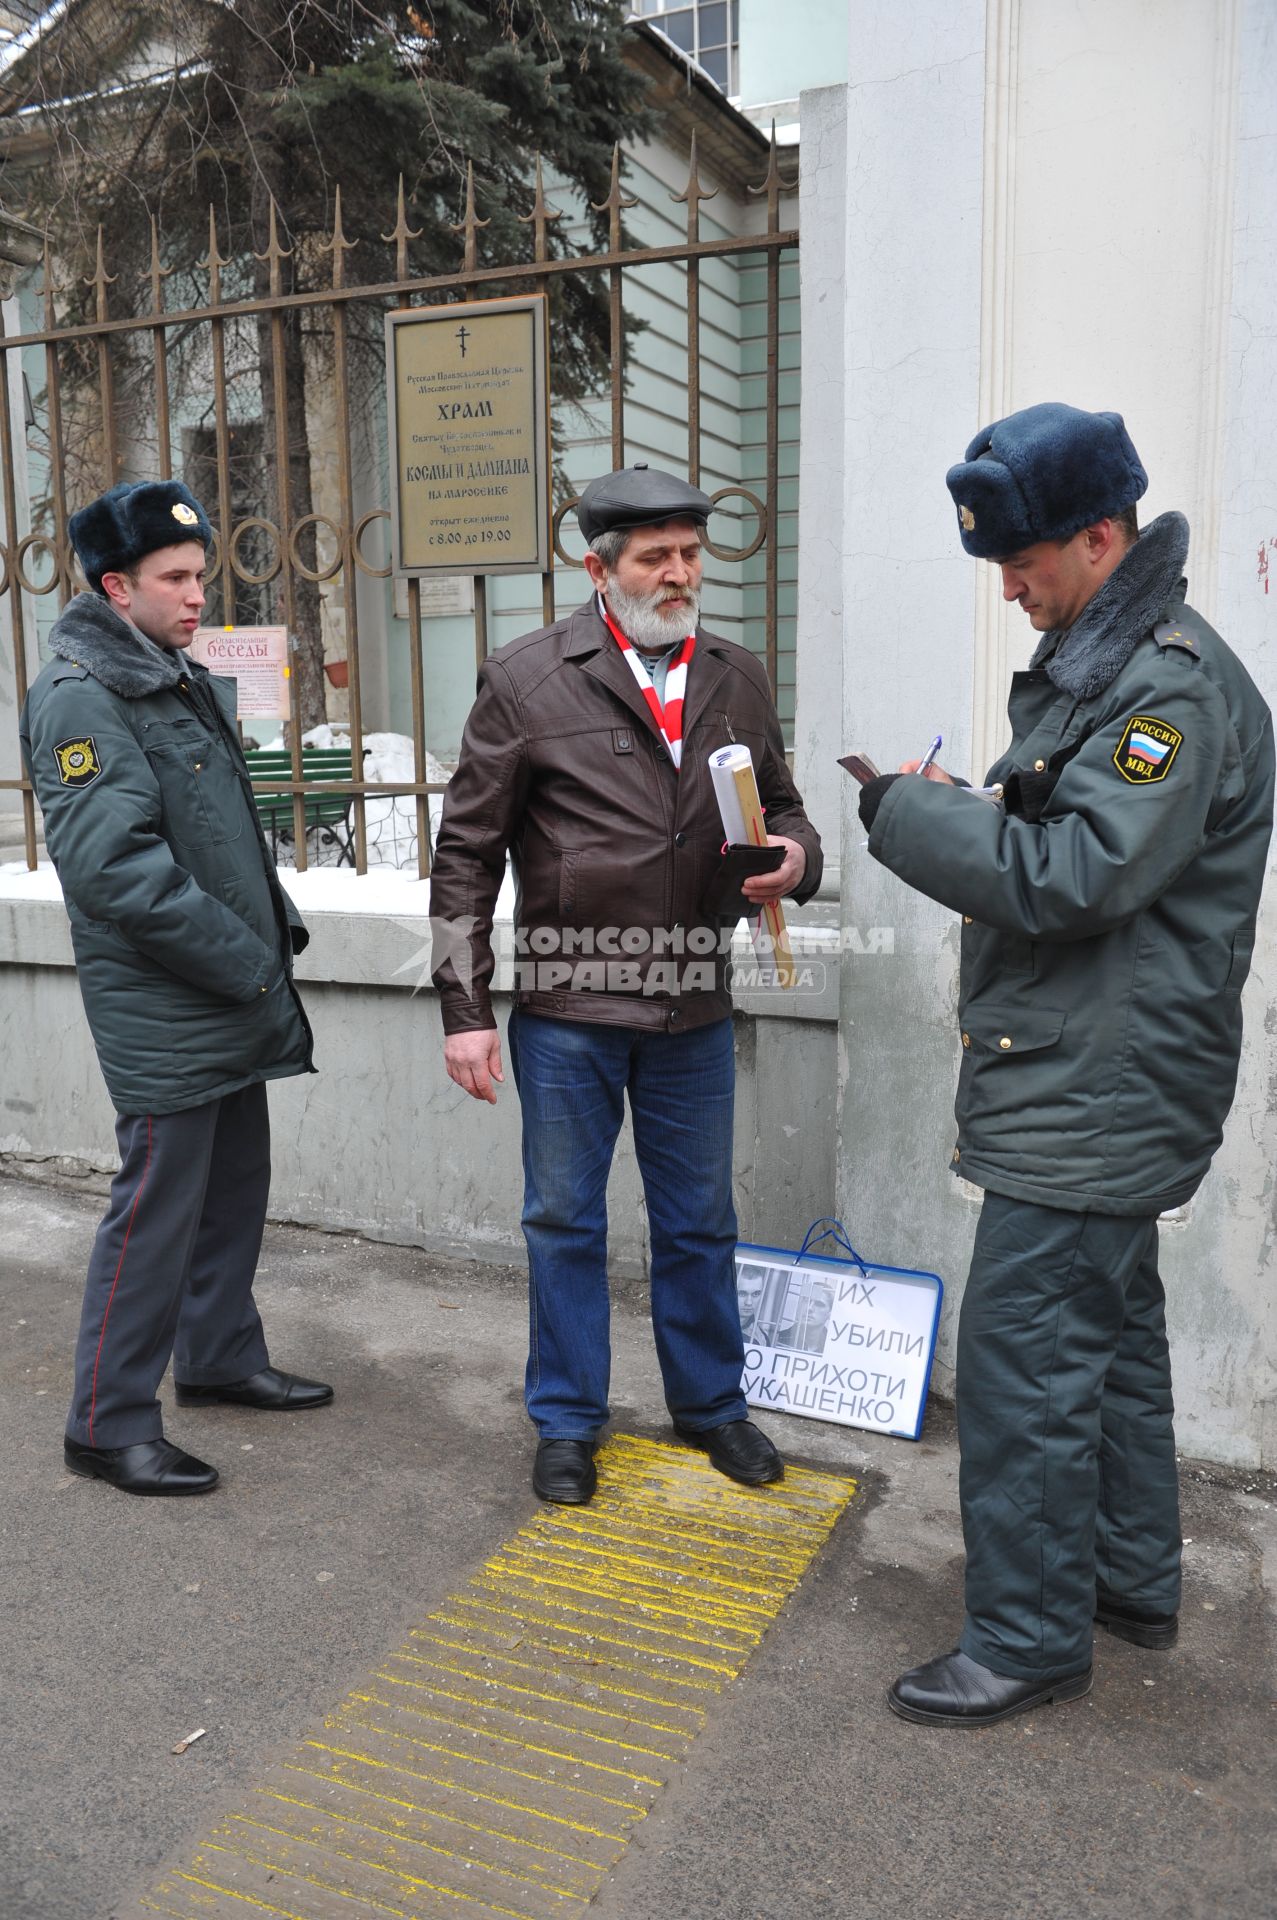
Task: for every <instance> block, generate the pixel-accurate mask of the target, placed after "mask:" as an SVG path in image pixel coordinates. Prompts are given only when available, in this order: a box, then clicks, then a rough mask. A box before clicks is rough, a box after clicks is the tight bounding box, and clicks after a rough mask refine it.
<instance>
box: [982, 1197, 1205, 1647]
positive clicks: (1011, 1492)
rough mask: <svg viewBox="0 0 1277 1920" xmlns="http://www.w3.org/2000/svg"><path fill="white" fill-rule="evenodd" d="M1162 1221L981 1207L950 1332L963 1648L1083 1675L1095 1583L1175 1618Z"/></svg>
mask: <svg viewBox="0 0 1277 1920" xmlns="http://www.w3.org/2000/svg"><path fill="white" fill-rule="evenodd" d="M1165 1304H1166V1303H1165V1295H1164V1293H1163V1291H1162V1283H1161V1279H1160V1277H1159V1275H1158V1270H1157V1220H1156V1218H1149V1217H1148V1216H1139V1217H1135V1218H1131V1217H1129V1216H1119V1215H1113V1214H1102V1213H1066V1212H1064V1211H1061V1210H1059V1209H1057V1208H1054V1207H1039V1206H1034V1205H1032V1204H1031V1203H1029V1202H1026V1201H1021V1200H1012V1199H1008V1198H1007V1197H1006V1196H1005V1195H1002V1194H997V1193H989V1194H986V1196H985V1201H984V1207H983V1210H982V1212H981V1215H980V1223H979V1226H978V1228H977V1229H976V1238H975V1247H974V1251H973V1254H972V1261H971V1273H970V1277H969V1279H968V1281H967V1290H966V1295H965V1297H964V1299H963V1303H962V1313H961V1317H960V1321H959V1328H958V1385H957V1393H958V1440H959V1447H960V1451H961V1468H960V1479H959V1487H960V1494H961V1502H962V1527H963V1535H964V1538H965V1543H966V1551H967V1572H966V1614H967V1617H966V1624H965V1626H964V1629H963V1634H962V1642H961V1645H962V1650H963V1652H964V1653H967V1654H969V1655H970V1657H971V1658H972V1659H973V1660H978V1661H980V1662H981V1663H982V1665H984V1666H986V1667H991V1668H992V1669H993V1671H994V1672H995V1673H1003V1674H1009V1675H1012V1676H1014V1677H1016V1678H1023V1679H1036V1678H1039V1677H1041V1678H1043V1679H1052V1678H1059V1677H1061V1676H1063V1675H1066V1674H1072V1673H1080V1672H1081V1671H1082V1670H1083V1669H1084V1668H1086V1667H1089V1666H1090V1664H1091V1641H1092V1632H1093V1629H1092V1620H1093V1616H1094V1612H1095V1599H1096V1591H1097V1586H1098V1589H1099V1591H1100V1592H1101V1593H1103V1594H1104V1595H1105V1596H1107V1597H1111V1598H1112V1599H1113V1600H1116V1601H1117V1602H1118V1603H1119V1604H1123V1605H1125V1606H1127V1607H1132V1608H1136V1609H1139V1610H1141V1611H1145V1612H1149V1613H1174V1612H1176V1611H1177V1609H1178V1607H1179V1598H1180V1531H1179V1483H1178V1478H1177V1475H1176V1468H1175V1436H1174V1432H1173V1428H1172V1415H1173V1411H1174V1409H1173V1405H1172V1401H1171V1368H1170V1351H1169V1348H1168V1345H1167V1339H1166V1312H1165Z"/></svg>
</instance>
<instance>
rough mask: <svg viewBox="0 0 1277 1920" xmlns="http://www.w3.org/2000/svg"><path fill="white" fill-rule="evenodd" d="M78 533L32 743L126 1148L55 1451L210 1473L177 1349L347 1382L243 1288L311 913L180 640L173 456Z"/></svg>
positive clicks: (77, 523) (231, 1369) (126, 1465)
mask: <svg viewBox="0 0 1277 1920" xmlns="http://www.w3.org/2000/svg"><path fill="white" fill-rule="evenodd" d="M70 533H71V542H72V545H73V546H74V548H75V551H76V553H77V555H78V556H79V560H80V564H81V566H82V567H83V568H84V573H85V578H86V579H87V580H88V582H89V585H90V586H91V587H92V589H93V591H92V592H91V593H82V594H80V595H79V596H78V597H77V598H76V599H75V600H73V601H72V602H71V604H70V606H69V607H67V609H66V611H65V612H64V613H63V614H62V616H61V618H60V619H59V620H58V622H57V624H56V626H55V627H54V629H53V632H52V635H51V636H50V641H49V644H50V647H51V648H52V651H53V653H54V655H55V658H54V659H52V660H51V661H50V662H49V664H48V665H47V666H46V667H45V668H44V670H43V672H42V673H41V674H40V676H39V678H38V679H37V680H36V682H35V684H34V686H33V687H32V689H31V693H30V696H29V698H28V700H27V704H26V707H25V709H24V712H23V717H22V748H23V753H24V756H25V759H26V763H27V767H28V770H29V772H30V776H31V780H32V783H33V785H34V787H35V790H36V794H37V797H38V799H39V802H40V806H41V809H42V811H43V814H44V830H45V837H46V840H47V843H48V848H49V853H50V855H51V856H52V859H53V864H54V866H55V867H56V868H57V870H58V877H59V879H60V880H61V882H62V891H63V897H64V899H65V901H66V909H67V913H68V916H69V917H70V921H71V937H72V942H73V945H74V948H75V959H76V967H77V969H78V972H79V979H80V990H81V993H82V994H83V997H84V1010H85V1013H86V1015H87V1017H88V1021H89V1026H90V1029H91V1031H92V1034H93V1040H94V1044H95V1046H96V1048H97V1053H98V1060H99V1063H100V1064H101V1067H102V1072H103V1075H104V1077H105V1079H106V1083H107V1089H108V1091H109V1093H110V1095H111V1099H112V1102H113V1103H114V1105H115V1108H116V1111H117V1116H118V1117H117V1121H116V1137H117V1139H118V1141H119V1147H120V1159H121V1162H122V1164H121V1167H120V1171H119V1173H118V1174H117V1176H116V1178H115V1181H114V1183H113V1185H112V1188H111V1202H110V1205H109V1207H108V1209H107V1212H106V1216H105V1218H104V1219H103V1221H102V1224H101V1226H100V1227H99V1229H98V1234H97V1239H96V1241H95V1243H94V1247H93V1253H92V1256H91V1258H90V1261H89V1273H88V1280H87V1283H86V1285H85V1291H84V1307H83V1312H82V1316H81V1321H80V1337H79V1344H78V1346H77V1349H76V1361H75V1391H74V1395H73V1397H72V1402H71V1412H70V1417H69V1419H68V1422H67V1432H66V1442H65V1449H66V1462H67V1465H68V1467H70V1468H71V1470H72V1472H74V1473H79V1474H84V1475H88V1476H96V1477H97V1478H98V1479H101V1480H106V1481H109V1482H110V1483H111V1484H112V1485H113V1486H117V1487H120V1488H121V1489H123V1491H124V1492H126V1493H140V1494H194V1493H207V1492H208V1491H209V1490H210V1489H211V1488H212V1487H214V1486H215V1485H216V1484H217V1473H216V1471H215V1470H214V1468H212V1467H210V1466H207V1465H205V1463H204V1462H203V1461H202V1460H197V1459H195V1458H193V1457H192V1456H191V1455H190V1454H188V1453H184V1452H182V1450H181V1449H180V1448H178V1447H176V1446H173V1445H171V1444H170V1443H169V1442H168V1441H167V1440H165V1439H164V1438H163V1434H162V1427H161V1415H160V1404H159V1401H158V1399H157V1398H156V1392H157V1389H158V1387H159V1383H160V1380H161V1378H162V1376H163V1373H164V1370H165V1368H166V1367H167V1365H168V1361H169V1355H170V1354H173V1355H174V1357H175V1374H176V1379H175V1390H176V1396H177V1400H178V1404H179V1405H182V1406H186V1405H192V1406H193V1405H205V1404H208V1403H210V1402H214V1401H229V1402H233V1403H234V1404H236V1405H239V1406H248V1407H259V1408H268V1409H275V1410H290V1411H291V1410H293V1409H299V1408H304V1407H315V1406H320V1405H323V1404H324V1403H325V1402H327V1401H329V1400H331V1399H332V1388H331V1387H328V1386H324V1385H322V1384H321V1383H319V1382H317V1381H310V1380H303V1379H300V1378H298V1377H297V1376H295V1375H292V1374H287V1373H281V1372H279V1371H278V1370H277V1369H275V1368H274V1367H272V1366H271V1365H270V1363H269V1359H268V1356H267V1351H266V1342H265V1338H264V1336H263V1333H262V1323H261V1320H260V1319H259V1317H258V1313H257V1308H256V1306H255V1305H254V1302H253V1296H252V1285H253V1276H254V1273H255V1271H256V1267H257V1256H258V1252H259V1249H260V1246H261V1238H262V1228H263V1224H264V1222H265V1217H266V1196H267V1190H268V1188H269V1185H270V1136H269V1129H268V1123H267V1112H266V1089H265V1086H264V1084H263V1083H264V1082H265V1081H267V1080H273V1079H277V1078H279V1077H280V1076H281V1075H285V1074H294V1073H308V1072H311V1071H312V1068H311V1032H310V1027H309V1024H308V1023H307V1020H306V1016H305V1014H304V1012H303V1011H302V1005H301V1000H300V998H299V997H298V994H297V989H296V987H295V986H294V984H293V978H292V956H293V953H294V951H299V950H300V949H301V947H302V946H303V945H304V944H305V942H306V938H307V935H306V933H305V931H304V929H303V928H302V925H301V921H300V919H299V918H298V916H297V913H296V910H295V909H294V908H293V907H292V905H291V903H290V902H289V900H288V899H287V897H286V896H285V894H284V891H283V889H282V888H281V886H280V884H279V880H278V878H277V876H276V873H275V867H274V863H273V861H272V859H271V857H270V853H269V852H268V850H267V847H266V843H265V840H264V839H263V837H262V833H261V829H260V827H259V825H258V820H257V813H256V810H255V808H254V805H253V798H252V789H251V786H250V784H249V776H248V772H247V769H246V767H245V765H244V757H243V754H242V753H241V751H240V747H239V741H238V737H237V734H236V728H235V689H234V686H233V684H232V683H231V682H230V681H228V680H215V679H213V678H211V677H210V675H209V674H208V673H207V671H206V670H205V668H203V667H202V666H199V665H198V664H196V663H195V662H192V661H188V660H186V659H184V658H183V650H184V649H185V648H186V647H188V646H189V645H190V643H191V640H192V638H193V636H194V633H195V629H196V627H197V626H198V624H199V617H200V609H201V607H202V606H203V604H204V590H203V586H202V584H201V581H202V577H203V573H204V564H205V550H206V548H207V546H208V543H209V541H210V540H211V539H212V528H211V527H210V526H209V523H208V519H207V517H206V515H205V513H204V511H203V509H202V507H201V506H200V504H199V502H198V501H197V500H196V499H195V498H194V496H193V495H192V494H190V493H189V492H188V491H187V489H186V488H185V487H184V486H182V485H181V484H180V483H179V482H177V481H171V480H161V481H150V482H147V481H143V482H138V483H129V482H125V483H122V484H121V485H120V486H117V487H112V489H111V491H110V492H109V493H106V494H103V495H102V497H101V498H100V499H98V500H95V501H94V502H93V503H92V504H91V505H90V506H88V507H85V508H84V509H83V511H82V512H80V513H77V514H75V515H74V516H73V517H72V520H71V527H70Z"/></svg>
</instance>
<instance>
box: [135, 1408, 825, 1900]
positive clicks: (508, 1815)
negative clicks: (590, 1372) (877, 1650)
mask: <svg viewBox="0 0 1277 1920" xmlns="http://www.w3.org/2000/svg"><path fill="white" fill-rule="evenodd" d="M598 1468H599V1490H598V1493H597V1494H596V1495H595V1497H594V1499H593V1501H592V1502H591V1503H590V1505H589V1506H588V1507H545V1508H543V1509H541V1510H540V1511H539V1512H538V1514H537V1517H536V1518H535V1519H534V1520H533V1521H531V1523H530V1524H529V1525H528V1526H526V1527H522V1528H521V1529H520V1530H519V1532H518V1533H517V1534H515V1536H514V1538H513V1539H512V1540H509V1541H507V1543H506V1544H505V1545H504V1546H503V1547H500V1548H498V1549H497V1551H496V1552H495V1553H494V1554H493V1555H492V1556H491V1557H490V1558H489V1559H488V1560H487V1561H485V1562H484V1564H483V1565H482V1566H481V1567H480V1568H479V1570H478V1571H477V1572H476V1573H475V1574H474V1575H473V1577H472V1578H471V1580H470V1581H469V1583H468V1584H467V1585H466V1586H465V1587H464V1588H463V1589H462V1590H461V1592H459V1593H457V1594H454V1595H453V1597H452V1598H451V1599H450V1600H447V1601H445V1602H444V1604H443V1605H442V1606H441V1607H439V1608H437V1609H436V1611H435V1612H434V1613H432V1614H431V1615H430V1617H429V1618H428V1619H427V1620H426V1621H424V1622H423V1624H422V1625H421V1626H420V1627H418V1628H416V1629H414V1631H413V1633H412V1634H411V1635H410V1636H409V1639H408V1642H407V1644H406V1645H405V1646H402V1647H400V1648H399V1649H398V1651H397V1652H395V1653H393V1654H391V1656H390V1657H389V1659H387V1660H386V1661H385V1662H384V1664H383V1665H381V1666H380V1667H378V1668H377V1669H376V1670H375V1671H374V1672H372V1673H371V1674H369V1676H368V1678H367V1679H366V1680H365V1681H364V1682H363V1683H362V1684H361V1685H360V1686H357V1687H355V1688H354V1689H353V1690H352V1691H351V1692H350V1693H349V1694H348V1695H347V1697H346V1699H345V1700H344V1701H343V1702H342V1703H341V1705H340V1706H339V1707H338V1708H336V1710H335V1711H334V1712H333V1713H331V1714H329V1715H328V1717H327V1718H326V1719H325V1721H324V1723H323V1726H322V1727H320V1728H318V1729H316V1730H315V1731H314V1732H313V1733H311V1734H310V1735H308V1736H307V1738H306V1739H304V1740H303V1741H302V1743H301V1745H300V1746H299V1747H298V1748H297V1750H296V1752H295V1753H293V1754H292V1755H291V1756H290V1758H289V1759H287V1760H285V1761H284V1762H283V1763H282V1764H280V1765H278V1766H276V1767H274V1768H272V1769H271V1771H270V1772H269V1773H267V1774H266V1775H265V1777H264V1778H263V1779H262V1780H261V1781H260V1783H259V1784H258V1785H257V1786H256V1787H255V1788H254V1789H253V1791H252V1792H251V1794H250V1795H249V1797H248V1799H247V1800H246V1802H245V1803H244V1805H243V1806H241V1807H239V1808H237V1809H236V1810H235V1811H234V1812H233V1813H231V1814H230V1815H228V1816H227V1818H226V1819H224V1820H223V1821H221V1823H220V1824H219V1825H218V1826H217V1827H215V1828H214V1829H213V1831H212V1832H211V1833H210V1834H209V1835H208V1837H207V1839H206V1840H204V1841H203V1842H202V1843H201V1844H200V1845H198V1846H196V1847H195V1848H194V1850H193V1851H192V1853H191V1854H190V1856H189V1858H188V1859H186V1860H184V1861H182V1863H181V1864H180V1865H178V1866H174V1867H172V1868H171V1869H170V1870H169V1871H168V1872H167V1873H166V1874H165V1875H164V1877H163V1879H162V1880H161V1881H160V1883H159V1885H158V1886H157V1887H156V1888H155V1889H154V1891H153V1892H152V1893H151V1894H150V1895H149V1896H148V1897H147V1898H146V1899H145V1900H144V1901H143V1902H142V1907H143V1909H144V1911H146V1912H148V1913H159V1914H166V1915H169V1916H171V1920H231V1917H232V1916H236V1917H237V1920H252V1916H254V1915H273V1916H278V1920H337V1917H338V1916H341V1920H359V1916H382V1917H383V1920H437V1916H442V1915H448V1916H453V1917H454V1920H484V1916H486V1915H502V1916H507V1917H508V1920H545V1916H547V1915H551V1914H575V1913H579V1912H580V1911H581V1910H582V1909H583V1908H584V1907H585V1906H587V1905H588V1903H589V1901H590V1900H591V1899H592V1898H593V1896H594V1894H595V1893H596V1892H597V1891H598V1889H599V1887H600V1885H601V1884H602V1881H603V1879H604V1877H605V1875H606V1874H607V1873H608V1872H609V1870H610V1869H611V1868H612V1867H613V1866H614V1865H615V1863H616V1861H617V1860H618V1859H619V1858H620V1856H621V1854H622V1853H623V1852H624V1850H625V1847H626V1845H627V1844H628V1841H629V1837H630V1834H631V1832H632V1829H633V1828H634V1826H635V1824H636V1823H637V1822H638V1821H639V1820H641V1819H642V1818H643V1816H644V1815H645V1814H646V1813H647V1812H648V1810H649V1808H650V1807H651V1806H652V1803H653V1801H654V1800H655V1798H656V1796H657V1794H659V1792H660V1791H661V1788H662V1787H663V1786H664V1785H665V1784H666V1782H667V1781H668V1780H669V1779H670V1777H671V1775H672V1774H673V1772H674V1771H675V1769H676V1767H677V1765H678V1763H679V1761H680V1760H681V1759H682V1758H683V1756H684V1754H685V1753H686V1752H687V1749H688V1747H689V1746H690V1744H691V1742H692V1741H693V1740H694V1739H695V1738H696V1735H697V1733H698V1732H699V1731H700V1728H701V1726H702V1725H703V1723H704V1719H705V1714H706V1709H707V1707H708V1706H709V1705H710V1704H711V1702H712V1701H713V1700H714V1698H715V1696H716V1695H718V1694H720V1693H722V1691H723V1690H724V1688H725V1687H727V1686H728V1685H730V1683H731V1682H732V1681H733V1680H734V1679H735V1678H736V1676H737V1675H738V1674H739V1673H740V1671H741V1669H742V1668H743V1667H744V1665H745V1663H746V1661H747V1660H748V1659H749V1656H750V1654H751V1653H752V1652H753V1651H754V1648H755V1647H756V1646H757V1645H758V1643H759V1641H760V1640H761V1639H762V1637H763V1635H764V1633H765V1632H766V1631H767V1628H768V1627H769V1626H770V1625H771V1623H772V1621H773V1620H774V1619H775V1618H776V1616H777V1615H778V1614H779V1612H780V1610H781V1608H782V1607H783V1606H784V1604H785V1602H786V1600H787V1599H788V1598H789V1596H790V1594H792V1593H793V1591H794V1589H795V1588H796V1587H797V1586H798V1583H799V1581H800V1580H801V1579H802V1577H803V1574H804V1573H805V1571H806V1569H807V1567H808V1565H809V1564H810V1562H811V1560H812V1558H813V1556H814V1555H815V1554H816V1553H817V1551H818V1550H819V1548H820V1547H821V1545H822V1543H823V1542H824V1541H825V1539H826V1538H827V1537H828V1535H829V1533H830V1532H831V1530H832V1529H833V1527H834V1525H835V1524H836V1522H837V1520H838V1518H839V1516H840V1514H841V1513H842V1512H843V1510H844V1508H845V1507H846V1506H847V1503H848V1502H849V1500H850V1499H851V1498H852V1496H853V1494H854V1493H855V1482H854V1481H852V1480H849V1479H848V1478H847V1477H846V1476H845V1475H841V1474H829V1473H808V1472H805V1471H802V1470H800V1469H798V1468H793V1467H791V1468H790V1469H789V1471H788V1473H787V1475H786V1478H785V1481H784V1483H783V1485H781V1486H779V1487H775V1488H770V1487H769V1488H765V1489H761V1490H759V1491H752V1490H748V1489H745V1488H743V1487H737V1486H734V1485H733V1483H732V1482H731V1481H729V1480H726V1479H724V1478H723V1476H722V1475H721V1474H719V1473H716V1472H715V1471H714V1470H713V1469H712V1468H711V1467H710V1465H709V1463H708V1461H707V1460H706V1459H705V1457H704V1455H703V1454H699V1453H694V1452H691V1451H690V1450H689V1449H687V1448H685V1447H673V1446H662V1445H658V1444H657V1443H655V1442H653V1441H649V1440H638V1439H634V1438H632V1437H631V1436H629V1435H627V1434H618V1435H617V1436H615V1438H613V1439H611V1440H609V1441H608V1443H607V1445H606V1446H605V1447H603V1448H602V1449H601V1450H600V1452H599V1455H598Z"/></svg>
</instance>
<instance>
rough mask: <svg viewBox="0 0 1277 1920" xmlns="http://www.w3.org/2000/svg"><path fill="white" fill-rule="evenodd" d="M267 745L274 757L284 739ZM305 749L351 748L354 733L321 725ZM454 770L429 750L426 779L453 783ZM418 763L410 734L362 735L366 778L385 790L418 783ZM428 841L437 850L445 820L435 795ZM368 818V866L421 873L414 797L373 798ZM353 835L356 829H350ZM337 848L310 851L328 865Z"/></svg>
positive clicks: (431, 800)
mask: <svg viewBox="0 0 1277 1920" xmlns="http://www.w3.org/2000/svg"><path fill="white" fill-rule="evenodd" d="M263 745H264V746H265V747H267V748H269V749H270V750H271V751H272V752H275V753H279V752H282V751H283V749H284V745H285V742H284V739H283V736H282V735H278V736H277V737H276V738H275V739H274V740H267V741H264V742H263ZM302 745H303V746H304V747H349V745H350V729H349V727H346V726H343V725H341V724H338V725H337V726H332V725H330V724H329V723H327V722H325V724H324V725H323V726H319V727H312V728H311V729H310V731H309V732H308V733H304V734H303V735H302ZM452 771H453V770H452V768H451V767H450V766H446V765H445V764H444V762H443V761H442V760H438V759H436V758H435V756H434V754H433V753H431V752H430V751H429V749H427V751H426V779H427V780H432V781H433V780H439V781H442V780H447V779H450V778H451V775H452ZM416 777H417V774H416V763H415V759H414V756H413V748H412V741H411V740H410V739H409V737H408V735H407V734H406V733H366V734H365V735H364V778H365V780H375V781H379V782H382V783H384V784H385V785H386V786H399V785H401V784H402V783H404V782H408V781H412V780H415V779H416ZM429 806H430V839H431V844H432V845H433V843H434V839H435V836H436V835H437V834H438V832H439V822H440V820H441V818H442V817H443V795H442V794H441V793H432V794H431V795H430V796H429ZM364 818H365V820H366V822H367V827H368V865H369V867H405V868H409V867H410V868H411V869H412V870H413V872H415V871H416V868H417V802H416V798H415V796H414V795H412V794H411V793H397V794H388V795H387V796H386V798H385V799H384V800H378V799H375V798H374V797H373V796H372V795H371V794H370V795H369V796H368V798H367V799H366V800H365V802H364ZM352 831H353V828H352ZM338 852H339V849H338V848H337V846H336V845H335V843H333V844H329V843H328V842H324V844H322V845H321V846H320V847H319V848H318V849H316V850H312V853H311V858H312V860H314V861H316V862H317V864H319V865H321V866H322V865H326V864H330V863H331V862H332V861H334V860H335V859H336V858H337V855H338Z"/></svg>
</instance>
